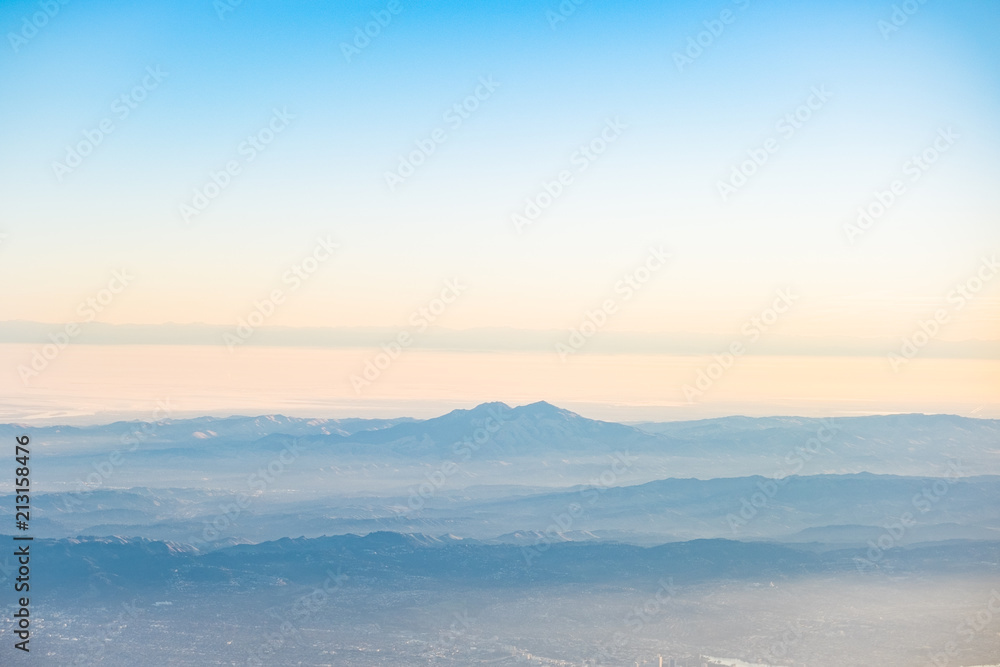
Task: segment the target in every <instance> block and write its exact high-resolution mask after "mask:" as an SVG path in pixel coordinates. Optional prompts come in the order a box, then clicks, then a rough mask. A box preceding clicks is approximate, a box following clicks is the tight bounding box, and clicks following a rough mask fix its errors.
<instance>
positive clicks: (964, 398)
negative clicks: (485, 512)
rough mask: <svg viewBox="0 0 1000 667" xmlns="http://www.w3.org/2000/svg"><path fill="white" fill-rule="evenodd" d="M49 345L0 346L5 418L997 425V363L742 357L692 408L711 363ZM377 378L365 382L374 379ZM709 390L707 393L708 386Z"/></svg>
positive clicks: (663, 358)
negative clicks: (484, 411)
mask: <svg viewBox="0 0 1000 667" xmlns="http://www.w3.org/2000/svg"><path fill="white" fill-rule="evenodd" d="M38 349H39V346H31V345H23V344H0V369H2V373H0V421H4V422H9V421H33V422H49V423H51V422H53V421H56V422H71V423H83V422H92V421H107V420H108V418H109V417H112V418H135V419H147V420H148V419H152V417H151V415H152V414H153V411H154V410H155V409H156V406H157V402H158V401H167V402H168V403H169V405H170V406H171V414H172V416H176V417H180V416H191V415H195V414H198V415H204V414H217V415H228V414H249V413H256V414H261V413H279V412H280V413H283V414H288V415H295V416H318V417H344V416H362V417H375V416H401V415H406V416H414V417H431V416H435V415H439V414H442V413H444V412H446V411H448V410H451V409H454V408H460V407H471V406H473V405H476V404H478V403H482V402H486V401H493V400H500V401H505V402H507V403H510V404H522V403H528V402H533V401H536V400H547V401H549V402H551V403H555V404H557V405H559V406H561V407H566V408H569V409H571V410H575V411H577V412H580V413H581V414H583V415H585V416H587V417H592V418H598V419H608V420H615V421H639V420H664V421H667V420H678V419H698V418H704V417H715V416H722V415H732V414H745V415H752V416H760V415H775V414H786V415H787V414H794V415H802V416H825V415H831V414H833V415H856V414H870V413H880V412H929V413H941V412H947V413H954V414H960V415H964V416H976V417H1000V392H998V391H997V387H998V386H1000V361H988V360H965V359H933V358H928V359H920V358H917V359H915V360H913V361H912V362H911V363H910V364H908V365H907V366H906V367H905V368H904V369H902V370H901V371H900V372H899V373H898V374H897V373H894V372H893V371H892V369H891V368H890V367H889V364H888V361H887V360H886V358H884V357H809V356H746V357H741V358H738V359H737V360H736V362H735V363H734V364H733V365H732V367H731V368H729V369H728V370H726V371H725V373H723V374H722V375H721V377H719V379H718V380H715V381H713V383H712V385H711V386H709V387H708V388H707V389H705V390H704V392H703V394H702V395H700V396H699V397H698V398H697V400H696V401H695V402H693V403H689V402H688V401H687V400H686V399H685V396H684V393H683V389H682V388H683V387H684V385H686V384H687V385H692V386H694V384H695V382H696V380H697V378H698V373H699V371H700V370H704V369H706V368H708V365H709V364H710V363H711V362H712V358H711V357H710V356H708V357H706V356H701V355H690V356H684V355H639V354H635V355H631V354H617V355H608V354H601V355H598V354H582V353H581V354H577V355H574V356H573V357H571V358H570V359H568V360H567V361H566V362H565V363H564V362H562V361H560V359H559V357H558V355H556V354H555V353H554V352H553V353H552V354H546V353H539V352H510V353H470V352H441V351H426V350H417V349H413V350H404V351H403V352H402V353H401V354H400V355H399V356H398V357H397V358H396V359H395V360H393V361H392V362H391V364H389V365H388V366H387V367H386V368H385V369H384V370H380V371H379V375H378V377H376V378H375V379H374V380H373V381H372V382H371V384H370V385H365V386H363V387H361V390H360V393H359V392H358V391H356V390H355V387H354V386H352V382H351V376H352V375H357V376H362V374H363V372H364V369H365V364H366V362H367V361H370V360H371V359H372V358H373V357H374V355H375V354H376V353H377V352H378V351H379V350H378V349H373V350H367V349H349V350H331V349H312V348H301V347H298V348H276V347H245V348H240V349H236V350H235V351H234V352H230V351H229V350H228V349H227V348H226V347H225V346H222V345H219V346H194V345H178V346H172V345H126V346H111V345H81V344H77V345H70V346H68V347H66V348H65V349H64V350H62V351H61V352H60V353H59V354H58V355H57V356H55V358H53V359H52V360H50V361H48V365H47V367H46V368H45V369H44V370H42V371H41V372H40V373H39V374H38V376H37V377H31V378H29V380H28V382H27V384H24V383H23V382H22V381H21V379H20V377H19V376H18V372H17V367H18V366H19V365H24V366H26V367H27V366H28V365H30V363H31V359H32V354H33V353H34V352H35V351H36V350H38ZM371 376H372V374H371V373H369V377H371ZM703 384H704V383H703Z"/></svg>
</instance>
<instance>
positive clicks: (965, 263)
mask: <svg viewBox="0 0 1000 667" xmlns="http://www.w3.org/2000/svg"><path fill="white" fill-rule="evenodd" d="M42 4H43V5H44V3H42ZM897 4H898V3H897ZM40 6H41V5H39V3H37V2H19V1H11V2H4V3H3V4H2V6H0V26H2V27H3V32H4V33H5V34H6V38H5V43H4V44H3V45H2V46H3V48H0V90H2V91H3V103H2V104H0V145H2V146H3V155H4V157H5V159H4V160H2V161H0V182H2V183H3V184H4V187H5V193H4V196H3V197H2V198H0V232H2V233H3V234H4V235H5V236H4V237H3V239H2V242H0V281H2V282H3V284H4V285H6V287H7V288H6V289H4V290H2V291H0V319H2V320H7V321H11V320H26V321H33V322H42V323H47V324H52V325H53V326H54V329H53V330H54V331H59V330H61V327H62V326H63V325H64V324H66V323H69V322H74V321H83V320H86V319H87V318H88V315H87V313H89V312H91V311H93V315H94V318H95V319H96V320H97V321H100V322H105V323H110V324H153V325H155V324H163V323H182V324H186V323H204V324H208V325H215V326H217V327H224V328H225V327H233V328H234V329H235V327H236V326H237V324H238V322H239V321H240V320H241V318H242V319H246V318H247V317H248V316H249V315H250V314H251V313H252V312H253V310H254V308H255V302H257V303H259V302H261V300H265V299H269V298H270V297H271V295H272V294H273V293H274V291H275V290H279V291H280V296H281V299H279V300H276V301H277V303H276V305H275V307H274V308H273V313H271V312H270V310H271V309H270V308H269V307H268V306H267V305H266V304H265V305H264V306H261V309H262V310H265V311H268V317H266V318H265V321H264V324H265V325H267V326H284V327H373V328H378V329H379V331H380V333H379V334H378V335H373V338H372V341H371V346H372V349H373V350H377V349H378V346H379V345H381V344H382V343H383V342H384V334H383V333H381V332H382V331H390V332H392V331H402V332H409V333H411V334H413V335H415V336H416V335H419V331H416V329H419V326H418V325H417V324H414V322H415V321H416V320H420V319H421V318H422V317H423V316H420V315H418V313H419V312H420V309H421V308H436V306H435V302H434V299H435V298H437V297H441V296H442V291H443V290H445V291H447V289H448V288H447V285H448V282H447V281H453V282H452V283H451V284H452V285H455V284H458V285H460V286H461V288H460V289H458V290H453V292H454V294H452V293H448V294H445V296H448V297H449V298H451V296H454V298H453V299H451V300H452V302H451V303H447V304H446V307H445V308H444V309H443V310H442V311H441V312H439V313H437V314H435V315H434V317H433V324H435V325H438V326H443V327H447V328H450V329H459V330H463V329H471V328H479V327H510V328H514V329H531V330H542V331H553V332H560V331H561V332H566V337H565V338H566V340H567V341H569V340H570V337H569V330H570V328H573V327H576V328H579V327H580V326H581V324H582V323H583V322H584V321H586V318H587V313H588V311H589V312H591V313H593V312H594V311H595V309H598V310H599V309H602V307H603V305H604V304H605V303H607V302H608V301H609V300H610V301H611V303H612V305H613V306H614V308H611V309H610V311H609V313H607V315H608V317H607V321H606V323H604V324H602V325H601V326H599V327H598V329H599V330H598V331H597V332H596V333H595V334H594V338H593V340H594V344H595V345H596V344H597V341H598V340H599V338H600V337H601V336H602V334H604V335H610V334H611V333H615V332H617V333H627V332H637V333H643V334H653V335H655V334H658V333H663V334H678V333H687V334H694V335H699V334H705V335H712V336H718V337H720V340H724V341H725V340H733V341H742V342H747V340H746V339H747V335H746V334H745V332H744V327H746V326H747V324H748V322H750V321H751V318H753V317H755V316H760V315H761V314H762V313H763V312H764V311H765V310H766V309H767V308H768V307H771V306H772V305H774V304H775V303H776V299H779V298H780V294H781V293H785V294H789V293H790V294H793V295H794V303H793V305H792V306H791V307H790V308H788V309H787V312H784V313H781V314H780V317H779V318H778V320H777V322H776V323H774V326H768V328H767V331H764V330H763V329H761V330H760V336H761V340H762V341H764V340H766V339H767V337H768V336H778V337H779V338H773V339H772V341H774V340H782V338H781V337H785V338H787V339H792V338H796V337H813V338H820V337H826V338H829V337H833V338H845V337H846V338H865V339H877V340H878V341H881V342H880V343H877V344H876V347H877V345H879V344H882V345H883V346H884V348H885V352H886V353H889V352H892V351H893V349H895V348H897V347H899V346H900V344H901V341H902V340H903V339H904V338H907V337H912V335H913V334H914V333H915V332H917V331H919V330H920V329H919V328H920V323H921V322H926V321H927V320H928V318H930V319H934V317H935V313H936V311H939V310H941V311H944V316H942V319H941V320H940V321H941V325H942V326H940V327H939V328H938V329H937V330H936V331H935V333H934V334H933V335H932V336H931V338H934V339H937V340H938V341H951V342H959V341H973V340H978V341H993V342H994V343H995V342H996V341H997V340H998V339H1000V321H998V319H1000V318H998V312H1000V291H998V289H997V286H998V284H1000V279H998V280H992V278H993V275H992V274H991V273H990V271H991V269H990V267H991V266H992V263H991V262H992V260H991V258H993V257H995V255H996V252H997V250H998V248H1000V225H998V224H997V221H998V213H1000V194H998V193H1000V189H998V188H997V186H996V184H997V182H998V180H1000V179H998V177H1000V162H998V161H997V159H996V156H997V155H998V154H1000V125H998V123H997V119H998V111H1000V88H998V81H1000V76H998V74H1000V57H998V55H1000V48H998V46H997V40H996V35H997V34H998V30H1000V5H997V4H996V3H995V2H989V1H986V0H982V1H971V0H964V1H958V2H947V3H945V2H928V3H926V4H919V3H917V2H914V3H913V7H915V8H916V10H915V12H914V13H913V14H912V15H905V14H897V15H895V16H894V14H893V3H891V2H885V3H881V2H870V1H867V2H861V1H858V2H852V1H844V2H836V3H831V2H807V3H802V2H797V3H796V2H770V3H763V2H757V1H756V0H739V1H738V2H732V1H729V2H723V1H719V2H714V3H704V2H698V3H696V2H669V3H649V2H615V3H606V2H596V1H584V2H582V4H580V5H576V4H574V3H573V2H571V1H570V0H567V2H564V3H563V5H562V6H563V8H564V10H565V9H566V8H575V9H573V11H572V13H569V12H568V11H567V12H566V13H568V14H569V15H567V16H564V15H563V14H561V13H560V5H559V3H558V2H556V1H555V0H551V1H550V2H516V1H515V2H510V1H508V2H464V3H451V2H448V3H411V2H408V1H407V0H395V1H393V2H382V1H379V2H362V3H320V2H300V3H275V2H257V1H254V0H246V1H244V2H242V3H241V4H238V5H236V6H234V7H232V6H230V4H229V3H227V2H225V1H224V0H220V1H219V2H216V3H215V4H213V2H211V1H210V0H192V1H182V2H171V3H161V4H156V5H149V4H139V5H136V4H135V3H125V2H102V3H77V2H70V3H68V4H65V5H57V3H53V4H52V5H50V6H49V11H50V13H51V12H53V9H52V8H53V7H56V6H58V11H57V12H55V13H54V15H52V16H50V17H47V16H44V15H43V14H42V13H40V12H42V11H43V10H42V9H40ZM908 6H909V5H908ZM43 19H44V20H43ZM904 19H905V20H904ZM31 21H34V22H35V23H36V24H43V25H41V27H40V28H37V29H36V28H34V26H32V25H31ZM378 21H381V24H384V25H381V24H379V23H378ZM893 21H895V24H894V23H893ZM880 22H881V23H880ZM366 29H367V30H368V32H369V33H370V34H373V35H374V36H366V35H365V30H366ZM699 41H700V44H699ZM456 105H457V106H456ZM796 114H797V116H796ZM108 129H110V130H111V131H110V132H108V131H107V130H108ZM92 144H96V145H92ZM588 146H589V148H587V147H588ZM431 148H433V150H431ZM414 151H417V152H416V153H415V152H414ZM83 153H86V154H85V155H81V154H83ZM401 160H405V161H406V162H407V164H403V165H402V166H401ZM754 160H756V162H754ZM748 161H749V162H748ZM412 162H419V165H417V166H415V167H414V168H413V169H412V173H411V172H410V170H409V169H410V166H411V164H410V163H412ZM758 163H759V164H758ZM227 167H228V168H229V169H230V171H231V173H226V170H227ZM740 168H742V169H743V171H744V172H752V173H751V175H749V176H747V177H745V178H744V177H743V175H742V174H739V173H738V172H737V175H736V177H735V180H734V175H733V174H734V169H740ZM213 174H214V178H215V182H216V183H222V184H223V185H224V187H216V185H215V183H213V180H212V179H213ZM387 174H392V175H391V176H387ZM560 179H562V182H560ZM744 181H745V182H744ZM894 182H895V184H894ZM720 183H722V184H728V186H729V187H725V186H722V187H720ZM546 184H547V186H546ZM546 187H547V189H546ZM894 187H895V190H896V191H895V193H893V192H892V191H893V188H894ZM879 193H881V194H879ZM551 194H555V196H554V197H552V196H551ZM206 195H211V196H206ZM203 196H204V197H205V198H204V199H201V197H203ZM880 197H881V200H882V201H881V203H880V202H879V198H880ZM890 199H891V200H892V201H891V202H890ZM526 200H529V201H531V202H533V203H534V204H536V205H538V204H541V205H542V206H539V210H540V214H539V215H537V217H535V216H533V213H534V211H532V209H531V206H530V205H529V204H528V203H527V202H526ZM202 204H204V205H205V206H204V209H203V210H200V208H199V207H200V205H202ZM882 205H885V212H884V213H883V214H881V215H879V216H873V219H872V221H871V224H870V225H868V226H867V228H866V229H861V228H859V227H855V228H853V231H852V229H851V228H846V229H845V226H849V225H852V224H857V218H858V209H859V207H863V208H866V209H869V210H870V211H875V212H879V210H880V208H879V207H880V206H882ZM515 214H517V215H520V216H523V219H521V223H522V224H518V223H517V222H516V221H515V219H512V217H513V216H515ZM529 218H533V219H531V220H529ZM525 221H528V223H530V224H523V223H525ZM317 239H323V240H324V243H325V244H326V245H325V246H324V244H323V243H320V244H319V245H317V243H318V242H317ZM331 244H336V245H337V248H336V250H335V251H333V252H332V253H328V252H327V250H328V249H329V247H330V246H331ZM658 253H659V254H658ZM663 255H669V259H666V260H665V261H659V260H657V259H656V257H658V256H663ZM310 268H312V269H315V271H314V272H309V270H308V269H310ZM123 270H124V271H125V273H124V274H121V273H119V279H118V282H115V280H116V279H115V278H114V276H115V271H118V272H121V271H123ZM122 275H124V276H126V278H127V279H126V280H124V281H122V280H121V276H122ZM977 276H978V278H977ZM647 278H648V280H646V279H647ZM456 280H457V281H458V283H455V282H454V281H456ZM970 280H972V281H973V282H972V283H968V281H970ZM623 281H624V282H623ZM633 282H634V283H635V285H633V287H634V289H633V288H632V287H629V286H628V285H630V284H632V283H633ZM636 285H638V287H636ZM960 285H966V287H965V289H966V291H967V292H968V291H969V290H972V291H971V292H969V295H968V296H969V298H966V297H961V298H960V297H959V296H958V295H956V294H957V293H956V291H955V290H956V289H957V288H958V286H960ZM977 285H978V287H977ZM119 287H120V288H122V289H120V290H118V288H119ZM109 288H114V289H113V290H112V292H115V293H114V294H113V298H110V299H108V300H107V301H108V303H106V304H99V305H100V306H101V307H100V308H99V309H97V308H91V309H90V310H88V309H87V308H86V307H82V306H81V305H80V304H81V303H86V300H87V299H88V298H89V299H98V300H100V298H101V294H102V292H101V290H102V289H109ZM973 288H977V289H973ZM780 290H784V292H780ZM105 296H107V294H105ZM611 311H613V312H611ZM424 319H427V320H428V322H429V320H430V318H424ZM597 319H601V318H600V316H599V315H598V316H597ZM84 326H85V325H84ZM6 340H11V341H15V339H6ZM559 340H560V339H559V338H554V339H553V341H552V342H553V345H554V343H556V342H558V341H559ZM613 340H627V338H622V339H613V338H608V339H607V340H606V341H605V343H604V344H605V346H606V347H607V346H609V345H610V346H611V347H615V345H617V347H616V348H615V349H614V350H612V351H615V352H628V351H629V349H628V343H627V342H622V343H616V344H615V345H612V344H611V343H609V342H608V341H613ZM16 342H25V341H23V340H21V339H16ZM39 342H40V343H41V342H44V339H42V340H40V341H39ZM246 342H247V343H248V344H252V343H253V342H254V339H253V337H252V336H251V337H248V338H247V339H246ZM219 344H220V345H223V341H222V340H220V341H219ZM584 347H585V346H584ZM814 347H815V348H816V349H814V350H813V352H814V353H816V354H818V355H819V356H822V355H823V353H824V348H823V345H822V344H818V345H816V346H814ZM223 349H224V348H223ZM724 349H726V348H725V346H723V349H720V352H722V351H724ZM983 349H987V350H988V351H987V352H982V350H983ZM976 350H977V351H975V352H973V353H969V354H967V355H966V356H970V355H971V356H972V357H973V358H975V357H976V356H977V355H978V356H982V357H990V358H993V357H995V356H996V350H997V347H996V346H995V345H994V346H993V347H988V348H982V347H980V348H976ZM989 350H992V352H990V351H989ZM584 351H585V350H584ZM689 351H691V350H688V349H685V347H684V345H682V344H680V343H679V344H678V346H677V349H676V352H678V353H685V352H689ZM556 354H557V353H556V351H555V349H553V350H552V356H555V355H556ZM9 356H10V358H11V359H12V360H13V361H14V365H15V366H16V364H18V363H23V359H22V357H18V356H17V355H14V354H13V353H12V354H11V355H9ZM363 358H364V357H362V359H363ZM556 359H558V357H557V356H556ZM882 361H883V362H884V363H888V362H886V361H885V360H884V359H883V360H882ZM915 361H920V360H919V359H917V360H915ZM453 363H456V364H461V363H462V362H461V361H454V362H453ZM9 366H10V364H8V367H9ZM529 368H530V365H529ZM347 370H348V372H347V373H346V374H342V375H344V377H347V376H348V375H350V373H351V372H353V371H351V370H350V369H347ZM12 372H13V370H12ZM526 372H528V371H526ZM992 378H993V379H994V380H996V379H998V378H997V376H996V375H995V374H994V375H993V376H992ZM340 379H341V378H338V381H340ZM593 380H594V382H597V383H599V382H600V381H601V379H600V374H597V376H595V377H593ZM525 382H526V383H527V382H530V377H529V378H527V379H526V380H525ZM675 384H676V383H675ZM786 390H787V391H789V392H791V393H795V391H794V388H793V387H787V388H786ZM428 391H429V392H430V394H431V395H434V391H433V390H430V389H428ZM449 391H457V392H458V393H459V394H460V393H461V387H460V386H451V387H450V388H449ZM748 391H749V390H748ZM927 391H928V392H930V393H929V394H928V396H930V395H932V394H933V382H930V383H929V384H928V386H927ZM445 393H447V392H445ZM981 398H983V399H984V400H986V398H987V397H986V396H983V397H981ZM650 400H651V401H654V402H655V400H656V399H655V397H653V398H650ZM990 400H992V399H990ZM973 407H974V406H973Z"/></svg>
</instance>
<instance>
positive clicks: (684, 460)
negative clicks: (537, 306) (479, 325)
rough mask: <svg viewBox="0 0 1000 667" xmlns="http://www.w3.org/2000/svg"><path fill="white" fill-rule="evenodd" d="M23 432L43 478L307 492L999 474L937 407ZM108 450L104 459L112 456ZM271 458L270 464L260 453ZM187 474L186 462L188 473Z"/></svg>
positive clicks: (52, 486)
mask: <svg viewBox="0 0 1000 667" xmlns="http://www.w3.org/2000/svg"><path fill="white" fill-rule="evenodd" d="M24 432H28V433H30V434H31V435H32V437H33V442H35V443H36V450H35V451H36V452H37V453H38V456H39V457H45V456H47V455H49V456H53V458H52V459H50V460H47V461H46V462H45V464H44V465H45V466H46V471H47V472H46V476H45V480H44V482H43V481H42V480H39V483H41V484H44V485H45V486H43V487H42V488H43V490H52V491H54V490H68V489H73V490H78V489H79V488H82V487H83V486H89V487H90V488H111V487H114V488H126V487H132V486H159V487H163V486H190V485H191V480H192V479H198V480H199V481H200V482H201V484H200V486H204V487H210V488H231V489H244V488H245V487H246V486H247V482H246V480H247V477H248V476H249V475H250V474H251V473H252V472H254V471H258V470H260V468H261V466H267V465H269V464H270V465H271V469H272V470H276V471H277V474H275V475H272V476H273V477H280V479H279V480H278V481H277V482H268V488H285V487H287V488H294V489H296V490H298V491H315V492H317V493H331V492H332V493H342V492H350V493H357V492H364V491H378V492H380V493H382V492H385V491H387V490H391V489H400V488H403V487H408V486H409V485H412V484H415V483H417V484H419V483H420V481H422V480H423V479H424V478H425V476H426V475H427V474H431V475H435V473H439V474H436V475H435V476H437V477H440V476H442V475H443V476H445V477H446V478H447V481H446V483H445V484H441V485H440V486H442V487H446V488H447V489H449V490H450V489H455V488H461V487H466V486H470V485H473V484H475V485H507V484H512V483H516V484H520V485H527V486H546V487H552V486H568V485H572V484H583V483H588V482H591V481H592V480H593V479H595V477H599V476H600V475H601V474H603V473H606V471H607V470H608V469H609V468H611V467H612V466H614V461H615V460H618V461H620V462H627V463H628V464H629V465H627V466H625V469H624V470H622V465H623V463H619V464H618V465H617V466H616V469H617V470H619V473H618V474H619V476H620V478H621V479H620V481H619V483H622V482H626V481H627V482H629V483H638V482H643V481H652V480H656V479H664V478H668V477H673V478H678V477H698V478H702V479H706V478H712V477H737V476H747V475H762V476H767V477H785V476H788V475H796V474H803V475H812V474H822V473H828V474H830V473H833V474H836V473H857V472H870V473H876V474H894V475H923V476H947V475H951V474H954V473H953V471H954V469H955V468H956V466H957V467H958V469H959V470H960V471H962V472H961V473H960V474H971V473H973V472H974V473H976V474H1000V456H998V443H1000V422H997V421H996V420H985V419H971V418H965V417H957V416H950V415H892V416H870V417H849V418H837V419H807V418H799V417H773V418H758V419H752V418H746V417H727V418H720V419H709V420H700V421H692V422H668V423H644V424H635V425H626V424H616V423H611V422H604V421H598V420H592V419H587V418H585V417H582V416H580V415H578V414H575V413H573V412H570V411H568V410H563V409H560V408H557V407H555V406H552V405H550V404H548V403H544V402H541V403H533V404H531V405H525V406H520V407H515V408H511V407H509V406H507V405H505V404H503V403H489V404H484V405H480V406H478V407H476V408H473V409H471V410H455V411H452V412H449V413H448V414H446V415H443V416H441V417H436V418H433V419H426V420H413V419H370V420H369V419H344V420H333V419H298V418H291V417H283V416H280V415H276V416H274V415H273V416H264V417H229V418H207V417H206V418H198V419H170V418H163V419H158V420H157V421H152V422H145V423H143V422H116V423H113V424H108V425H102V426H88V427H64V426H59V427H44V428H27V427H24V426H21V425H3V426H0V434H2V433H6V434H8V435H14V434H21V433H24ZM116 452H117V454H116V455H115V456H114V458H115V461H116V462H117V463H115V462H112V463H110V464H109V463H107V460H108V458H109V457H110V456H111V455H112V454H113V453H116ZM56 455H57V456H56ZM276 460H278V461H279V462H278V463H274V461H276ZM192 472H196V473H198V475H197V477H196V476H195V475H193V474H192ZM0 488H2V487H0Z"/></svg>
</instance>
